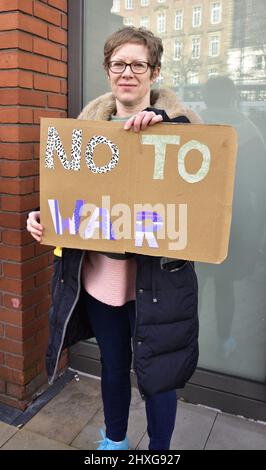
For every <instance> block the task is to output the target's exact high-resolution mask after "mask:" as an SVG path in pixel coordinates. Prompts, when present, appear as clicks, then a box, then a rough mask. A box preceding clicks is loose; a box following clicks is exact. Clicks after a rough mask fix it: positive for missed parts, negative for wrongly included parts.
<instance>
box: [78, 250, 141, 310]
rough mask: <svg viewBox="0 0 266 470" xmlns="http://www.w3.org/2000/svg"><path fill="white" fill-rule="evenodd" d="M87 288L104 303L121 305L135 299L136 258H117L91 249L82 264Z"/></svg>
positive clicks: (84, 283)
mask: <svg viewBox="0 0 266 470" xmlns="http://www.w3.org/2000/svg"><path fill="white" fill-rule="evenodd" d="M82 282H83V286H84V288H85V290H86V291H87V292H88V293H89V294H90V295H92V297H94V298H95V299H97V300H100V301H101V302H103V303H104V304H108V305H113V306H116V307H117V306H121V305H124V304H125V303H126V302H128V301H129V300H135V298H136V297H135V295H136V294H135V284H136V260H135V258H129V259H125V260H117V259H112V258H108V257H107V256H106V255H103V254H101V253H97V252H96V251H89V252H87V253H86V255H85V258H84V261H83V266H82Z"/></svg>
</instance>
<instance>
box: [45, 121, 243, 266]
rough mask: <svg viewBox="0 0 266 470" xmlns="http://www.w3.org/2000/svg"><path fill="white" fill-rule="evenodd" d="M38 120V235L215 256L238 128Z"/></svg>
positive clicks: (222, 240) (222, 235)
mask: <svg viewBox="0 0 266 470" xmlns="http://www.w3.org/2000/svg"><path fill="white" fill-rule="evenodd" d="M123 126H124V123H123V122H106V121H82V120H75V119H49V118H43V119H42V120H41V156H40V178H41V187H40V192H41V223H42V224H43V226H44V228H45V231H44V237H43V243H44V244H48V245H55V246H61V247H73V248H80V249H87V250H94V251H102V252H112V253H125V252H131V253H142V254H148V255H153V256H167V257H170V258H180V259H191V260H195V261H205V262H210V263H220V262H222V261H223V260H224V259H225V258H226V256H227V250H228V243H229V234H230V224H231V216H232V198H233V181H234V171H235V160H236V150H237V149H236V140H237V139H236V132H235V130H234V129H233V128H232V127H230V126H224V125H200V124H197V125H192V124H164V123H161V124H156V125H154V126H151V127H149V128H148V129H146V130H145V131H142V132H139V133H135V132H133V131H132V130H131V131H125V130H124V129H123Z"/></svg>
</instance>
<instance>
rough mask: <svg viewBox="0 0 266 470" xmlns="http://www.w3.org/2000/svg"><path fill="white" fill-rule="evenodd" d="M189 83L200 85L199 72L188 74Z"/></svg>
mask: <svg viewBox="0 0 266 470" xmlns="http://www.w3.org/2000/svg"><path fill="white" fill-rule="evenodd" d="M188 83H189V84H190V85H197V84H198V83H199V72H188Z"/></svg>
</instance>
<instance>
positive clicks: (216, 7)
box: [211, 2, 222, 24]
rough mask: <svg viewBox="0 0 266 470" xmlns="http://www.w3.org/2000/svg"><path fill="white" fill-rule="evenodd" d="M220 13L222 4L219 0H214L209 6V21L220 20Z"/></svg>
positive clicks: (213, 22) (215, 21)
mask: <svg viewBox="0 0 266 470" xmlns="http://www.w3.org/2000/svg"><path fill="white" fill-rule="evenodd" d="M221 13H222V5H221V2H215V3H213V4H212V6H211V23H212V24H217V23H220V22H221V16H222V15H221Z"/></svg>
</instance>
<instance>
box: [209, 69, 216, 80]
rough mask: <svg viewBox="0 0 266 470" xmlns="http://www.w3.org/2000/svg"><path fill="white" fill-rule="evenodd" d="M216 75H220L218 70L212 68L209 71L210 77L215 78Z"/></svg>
mask: <svg viewBox="0 0 266 470" xmlns="http://www.w3.org/2000/svg"><path fill="white" fill-rule="evenodd" d="M215 75H218V72H217V69H216V68H210V69H209V70H208V77H209V78H210V77H215Z"/></svg>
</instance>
